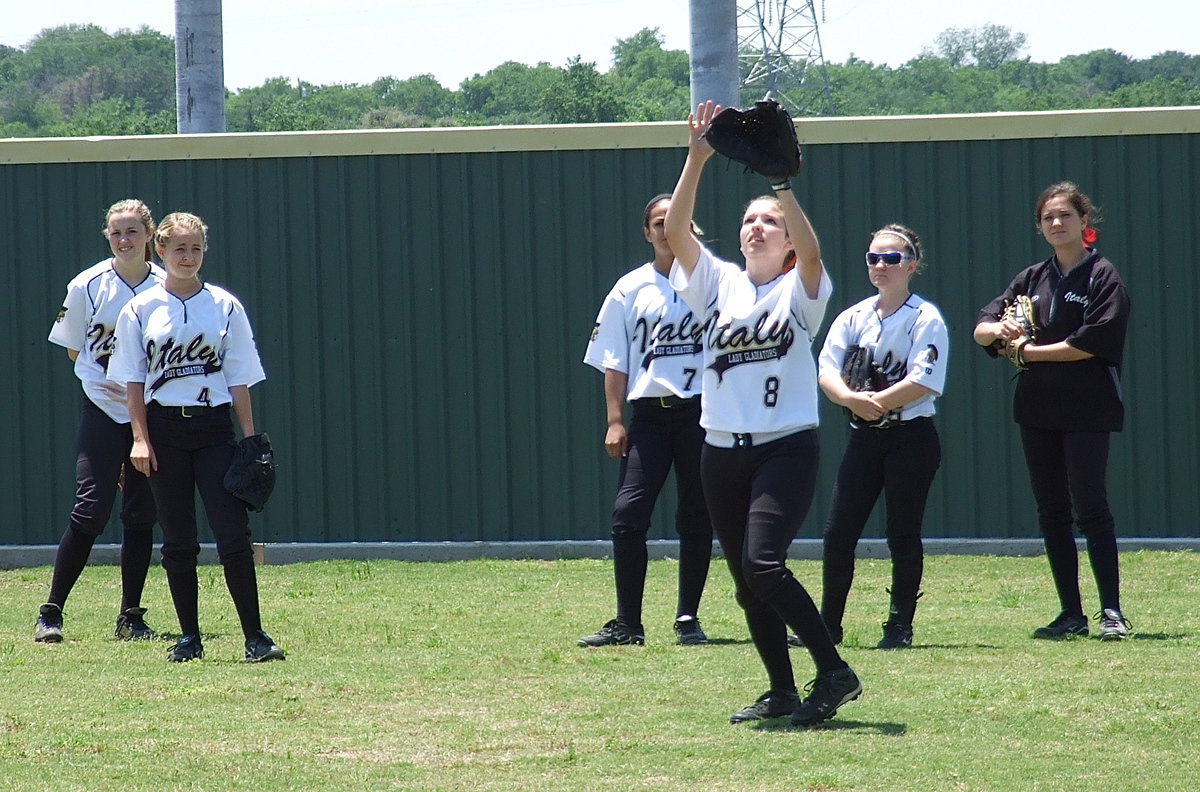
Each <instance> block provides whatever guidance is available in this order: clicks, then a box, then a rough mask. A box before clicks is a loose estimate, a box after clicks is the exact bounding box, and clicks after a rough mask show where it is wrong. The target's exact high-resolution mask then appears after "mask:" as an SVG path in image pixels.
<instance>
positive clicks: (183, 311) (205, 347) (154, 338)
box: [108, 283, 266, 407]
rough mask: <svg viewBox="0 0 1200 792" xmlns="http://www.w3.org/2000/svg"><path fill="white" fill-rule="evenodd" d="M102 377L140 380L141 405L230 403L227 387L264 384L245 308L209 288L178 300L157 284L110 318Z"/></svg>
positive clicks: (227, 293) (208, 285)
mask: <svg viewBox="0 0 1200 792" xmlns="http://www.w3.org/2000/svg"><path fill="white" fill-rule="evenodd" d="M108 377H109V379H112V380H116V381H118V382H144V383H145V385H146V402H147V403H149V402H150V401H152V400H153V401H156V402H158V403H159V404H162V405H165V406H167V407H182V406H207V407H216V406H218V405H221V404H230V403H231V402H232V401H233V398H232V397H231V396H230V394H229V388H230V386H233V385H246V386H250V385H253V384H255V383H256V382H262V381H263V380H264V379H266V374H264V373H263V368H262V363H261V362H260V361H259V358H258V349H257V348H256V347H255V346H254V334H253V332H252V331H251V329H250V320H249V318H247V316H246V310H245V308H243V307H242V304H241V302H240V301H238V298H237V297H234V296H233V295H232V294H230V293H229V292H227V291H225V290H224V289H222V288H221V287H220V286H214V285H212V284H211V283H208V284H205V285H204V288H202V289H201V290H200V291H199V292H197V293H196V294H194V295H192V296H191V297H189V298H187V299H186V300H181V299H179V298H178V297H176V296H175V295H173V294H171V293H170V292H168V291H167V290H166V288H165V287H163V286H157V287H155V288H153V289H149V290H147V291H146V292H143V293H142V294H139V295H138V296H137V297H135V298H133V299H132V300H130V301H129V304H128V305H126V306H125V310H124V311H122V312H121V318H120V319H119V320H117V334H116V350H115V351H114V352H113V356H112V361H111V362H110V363H109V364H108Z"/></svg>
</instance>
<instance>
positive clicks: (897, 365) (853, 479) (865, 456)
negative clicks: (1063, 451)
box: [819, 223, 948, 649]
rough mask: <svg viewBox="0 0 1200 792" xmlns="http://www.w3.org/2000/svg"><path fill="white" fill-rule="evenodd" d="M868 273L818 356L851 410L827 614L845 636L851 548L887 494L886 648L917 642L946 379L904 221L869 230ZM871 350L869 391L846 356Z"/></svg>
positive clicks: (938, 325) (834, 394)
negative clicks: (937, 418) (917, 290)
mask: <svg viewBox="0 0 1200 792" xmlns="http://www.w3.org/2000/svg"><path fill="white" fill-rule="evenodd" d="M866 261H867V273H868V275H869V276H870V279H871V285H872V286H874V287H875V288H876V289H877V290H878V292H879V293H878V294H877V295H875V296H872V297H869V298H867V299H865V300H863V301H861V302H859V303H858V304H857V305H853V306H851V307H850V308H847V309H846V310H845V311H843V312H842V313H841V314H839V315H838V317H837V319H834V320H833V325H832V326H830V328H829V333H828V335H827V336H826V338H825V346H824V347H823V348H822V350H821V356H820V380H819V382H820V385H821V390H823V391H824V392H825V395H826V396H828V397H829V399H830V401H832V402H834V403H835V404H840V405H841V406H843V407H845V408H846V410H847V412H848V413H849V415H850V417H851V422H850V425H851V426H852V427H853V429H852V430H851V432H850V442H849V444H848V445H847V447H846V453H845V455H844V456H843V457H842V465H841V468H839V470H838V477H837V483H836V484H835V486H834V490H833V503H832V504H831V505H830V509H829V520H828V521H827V522H826V524H825V560H824V586H823V588H822V592H821V597H822V598H821V617H822V618H823V619H824V620H825V624H826V625H827V626H828V627H829V632H830V635H832V636H833V640H834V641H835V642H837V643H840V642H841V640H842V617H843V615H844V613H845V611H846V598H847V596H848V595H849V593H850V585H851V583H852V582H853V580H854V550H855V547H856V546H857V545H858V540H859V538H860V537H861V536H862V532H863V528H864V526H865V525H866V522H867V518H868V517H870V516H871V510H872V509H873V508H874V507H875V502H876V501H877V500H878V499H879V495H880V493H881V492H882V493H883V496H884V500H885V502H886V504H887V524H886V531H887V543H888V550H889V551H890V552H891V556H892V588H891V608H890V610H889V613H888V619H887V621H886V622H884V624H883V638H882V640H880V641H879V644H878V648H880V649H903V648H906V647H909V646H912V639H913V626H912V624H913V614H914V613H915V612H916V609H917V597H918V596H919V593H918V592H919V590H920V587H921V575H922V572H923V569H924V548H923V546H922V543H921V522H922V520H923V518H924V515H925V500H926V498H927V496H928V495H929V487H930V485H932V484H933V477H934V474H935V473H936V472H937V469H938V466H939V465H940V463H941V458H942V453H941V444H940V442H939V440H938V433H937V429H935V428H934V425H933V414H934V400H935V399H937V397H938V396H940V395H941V393H942V388H943V386H944V385H945V382H946V359H947V358H946V353H947V346H948V341H947V333H946V322H945V321H944V320H943V319H942V314H941V312H940V311H938V309H937V306H935V305H934V304H933V303H931V302H929V301H928V300H925V299H924V298H922V297H920V296H918V295H916V294H913V293H912V291H911V290H910V288H909V286H910V284H911V281H912V278H913V276H914V275H916V274H917V272H918V271H919V270H920V268H921V264H922V261H921V239H920V237H918V236H917V234H916V232H915V231H913V230H911V229H909V228H905V227H904V226H902V225H898V224H895V223H893V224H891V225H887V226H884V227H883V228H881V229H879V230H878V231H876V232H875V233H874V234H872V236H871V246H870V249H869V250H868V251H867V254H866ZM856 349H857V350H861V352H860V354H866V355H869V359H870V360H872V364H871V369H873V370H874V371H875V372H876V374H875V376H874V377H872V380H873V381H872V382H871V383H870V385H869V387H867V388H866V389H865V390H857V391H856V390H852V389H851V387H850V386H849V385H848V384H847V383H846V382H845V381H844V380H843V377H842V371H843V365H844V363H845V362H846V359H847V356H848V355H852V354H854V350H856Z"/></svg>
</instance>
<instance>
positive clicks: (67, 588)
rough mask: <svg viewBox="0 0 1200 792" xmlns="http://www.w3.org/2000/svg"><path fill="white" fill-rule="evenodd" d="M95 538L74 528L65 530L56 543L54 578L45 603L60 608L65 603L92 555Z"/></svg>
mask: <svg viewBox="0 0 1200 792" xmlns="http://www.w3.org/2000/svg"><path fill="white" fill-rule="evenodd" d="M95 543H96V537H94V536H89V535H88V534H85V533H83V532H81V531H77V530H75V528H74V527H69V528H67V530H66V532H64V533H63V535H62V539H61V540H60V541H59V543H58V553H57V555H55V557H54V576H53V577H52V578H51V580H50V596H49V597H47V598H46V601H47V602H51V603H54V604H55V605H57V606H58V607H60V608H61V607H62V606H63V605H65V604H66V602H67V597H68V596H69V595H70V593H71V589H72V588H74V587H75V582H76V581H77V580H79V576H80V575H81V574H82V573H83V568H84V567H85V566H87V561H88V556H90V555H91V554H92V545H94V544H95Z"/></svg>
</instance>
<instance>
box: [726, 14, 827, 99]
mask: <svg viewBox="0 0 1200 792" xmlns="http://www.w3.org/2000/svg"><path fill="white" fill-rule="evenodd" d="M737 8H738V12H737V13H738V22H737V28H738V61H739V69H740V72H741V78H742V79H741V88H742V96H743V97H744V98H745V99H747V100H757V99H763V98H771V99H774V100H775V101H777V102H779V103H780V104H781V105H783V106H784V107H786V108H787V109H788V110H789V111H791V112H792V113H793V114H795V115H833V92H832V91H831V90H830V88H829V72H828V71H827V70H826V68H825V56H824V55H823V54H822V53H821V33H820V31H819V30H818V29H817V13H816V10H815V9H814V8H813V0H792V1H791V2H788V0H737Z"/></svg>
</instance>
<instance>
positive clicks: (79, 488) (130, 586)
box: [46, 396, 155, 610]
mask: <svg viewBox="0 0 1200 792" xmlns="http://www.w3.org/2000/svg"><path fill="white" fill-rule="evenodd" d="M132 445H133V432H132V430H131V429H130V426H129V424H127V423H126V424H120V423H117V422H116V421H114V420H113V419H112V418H110V417H108V414H107V413H105V412H104V411H103V410H101V409H100V408H99V407H97V406H96V405H95V403H93V402H92V400H91V399H89V398H87V396H84V397H83V406H82V409H81V410H80V416H79V431H78V433H77V435H76V446H77V449H78V455H77V456H76V458H75V506H74V508H72V509H71V516H70V520H69V522H68V524H67V530H66V531H65V532H64V533H63V535H62V539H61V540H60V541H59V543H58V553H57V555H56V556H55V559H54V576H53V578H52V579H51V582H50V595H49V596H48V597H47V599H46V601H47V602H51V603H54V604H55V605H58V606H59V607H60V608H61V607H62V606H63V605H65V604H66V601H67V597H68V596H69V595H70V593H71V589H72V588H74V587H75V583H76V581H78V580H79V575H80V574H81V573H82V572H83V568H84V567H85V566H86V565H87V561H88V556H90V555H91V552H92V545H94V544H95V542H96V539H97V538H98V537H99V536H100V535H101V534H102V533H104V529H105V527H106V526H107V525H108V520H109V517H111V516H112V510H113V506H114V504H115V503H116V498H117V489H118V482H119V481H121V467H122V465H124V468H125V477H124V485H123V489H122V505H121V523H122V525H123V526H124V533H123V534H122V537H121V610H125V609H126V608H133V607H138V606H140V605H141V600H142V590H143V589H144V588H145V585H146V573H147V572H148V571H149V569H150V554H151V552H152V551H153V549H154V531H153V528H154V520H155V512H154V496H153V495H152V494H151V492H150V483H149V482H148V481H147V480H146V477H145V476H143V475H142V474H141V473H139V472H138V471H137V470H136V469H135V468H134V467H133V463H132V462H129V450H130V448H131V447H132Z"/></svg>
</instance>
